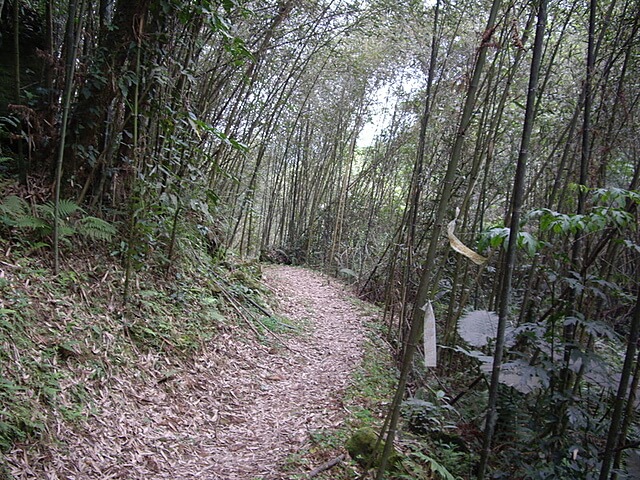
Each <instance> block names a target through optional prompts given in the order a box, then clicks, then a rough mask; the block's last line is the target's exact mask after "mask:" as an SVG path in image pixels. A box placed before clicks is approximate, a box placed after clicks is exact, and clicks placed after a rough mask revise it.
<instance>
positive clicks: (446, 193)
mask: <svg viewBox="0 0 640 480" xmlns="http://www.w3.org/2000/svg"><path fill="white" fill-rule="evenodd" d="M501 4H502V2H501V0H494V1H493V4H492V6H491V11H490V13H489V19H488V21H487V26H486V28H485V31H484V35H483V36H482V41H481V44H480V46H479V48H478V53H477V56H476V62H475V67H474V70H473V77H472V79H471V83H470V84H469V89H468V91H467V96H466V99H465V104H464V108H463V111H462V117H461V119H460V123H459V125H458V130H457V133H456V138H455V143H454V145H453V148H452V151H451V158H450V160H449V164H448V166H447V172H446V174H445V178H444V181H443V186H442V191H441V192H440V199H439V202H438V208H437V211H436V216H435V219H434V222H433V230H432V235H431V242H430V244H429V249H428V251H427V258H426V259H425V262H424V266H423V270H422V271H423V273H422V277H421V279H420V285H419V287H418V293H417V296H416V301H415V306H414V309H413V318H412V321H411V327H410V330H409V338H408V340H407V346H406V348H405V353H404V357H403V360H402V368H401V371H400V378H399V379H398V385H397V388H396V393H395V396H394V399H393V402H392V404H391V407H390V411H389V414H388V415H389V422H388V424H389V425H388V433H387V439H386V443H385V448H384V452H383V455H382V458H381V460H380V467H379V468H378V472H377V475H376V479H377V480H382V478H383V477H384V474H385V470H386V467H387V463H388V460H389V457H390V455H391V451H392V449H393V443H394V440H395V436H396V430H397V427H398V420H399V418H400V405H401V403H402V399H403V398H404V391H405V388H406V385H407V380H408V378H409V373H410V372H411V369H412V366H413V357H414V355H415V352H416V350H417V347H418V342H419V341H420V338H421V336H422V328H423V322H424V314H425V312H424V310H423V307H424V306H425V304H426V302H427V299H428V298H429V295H430V292H431V288H432V285H431V283H432V277H433V270H434V266H435V259H436V252H437V250H438V244H439V242H440V234H441V233H442V226H443V224H444V221H445V218H446V214H447V209H448V208H449V200H450V198H451V194H452V191H453V184H454V181H455V177H456V174H457V169H458V164H459V162H460V158H461V157H462V147H463V145H464V140H465V136H466V133H467V130H468V128H469V125H470V123H471V117H472V115H473V110H474V108H475V103H476V96H477V92H478V86H479V84H480V78H481V76H482V70H483V69H484V65H485V62H486V58H487V49H488V47H489V45H490V43H491V37H492V35H493V32H494V31H495V28H496V26H495V23H496V18H497V16H498V11H499V10H500V6H501ZM383 433H384V432H383Z"/></svg>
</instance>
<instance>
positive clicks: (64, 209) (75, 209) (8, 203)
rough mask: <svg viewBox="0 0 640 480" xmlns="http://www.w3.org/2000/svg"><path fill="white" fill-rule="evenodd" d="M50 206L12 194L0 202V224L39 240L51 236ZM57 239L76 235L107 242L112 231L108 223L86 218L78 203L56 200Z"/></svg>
mask: <svg viewBox="0 0 640 480" xmlns="http://www.w3.org/2000/svg"><path fill="white" fill-rule="evenodd" d="M53 219H54V205H53V203H52V202H46V203H43V204H40V205H35V206H34V207H33V208H32V207H31V206H30V205H29V203H28V202H27V201H26V200H24V199H23V198H20V197H18V196H16V195H10V196H8V197H6V198H4V199H3V200H2V202H0V225H4V226H5V227H9V228H13V229H16V230H19V231H23V232H27V233H28V232H31V233H34V234H35V235H36V236H37V237H38V238H39V239H42V238H45V237H48V236H50V235H51V234H52V233H53ZM60 220H61V221H60V226H59V229H60V231H59V234H60V237H61V238H66V237H70V236H73V235H80V236H81V237H87V238H90V239H92V240H101V241H110V240H111V239H112V238H113V236H114V235H115V233H116V229H115V227H114V226H113V225H111V224H110V223H108V222H106V221H104V220H102V219H100V218H97V217H92V216H90V215H86V213H85V212H84V210H82V208H80V206H79V205H78V204H76V203H75V202H72V201H71V200H61V201H60Z"/></svg>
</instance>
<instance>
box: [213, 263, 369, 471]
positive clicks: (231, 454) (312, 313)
mask: <svg viewBox="0 0 640 480" xmlns="http://www.w3.org/2000/svg"><path fill="white" fill-rule="evenodd" d="M264 279H265V282H266V283H267V284H268V285H269V286H270V287H271V288H272V289H273V290H274V292H275V294H276V296H277V298H278V300H279V304H280V313H281V314H283V315H286V316H287V317H289V318H291V319H293V320H295V321H297V322H302V323H303V324H306V325H308V328H307V332H306V335H303V336H302V337H298V338H295V337H294V338H289V340H288V341H287V346H288V349H283V350H280V351H278V352H270V354H269V355H268V356H267V357H266V358H262V359H256V361H257V362H259V367H258V369H257V371H256V372H254V373H255V374H256V375H255V376H254V377H253V379H252V380H251V381H250V383H249V384H248V385H244V386H243V388H242V389H241V391H240V392H239V393H240V395H238V392H236V396H237V399H235V401H233V402H232V403H233V407H237V409H236V408H234V410H235V411H237V412H238V414H239V415H240V416H239V418H238V422H237V423H234V424H233V425H229V426H228V427H227V428H224V429H221V430H220V431H219V432H218V440H219V442H220V445H221V446H222V447H224V448H223V450H224V451H223V452H222V453H221V455H220V456H218V457H217V458H216V463H218V465H219V469H220V470H219V472H220V474H221V475H220V478H228V479H235V478H237V479H249V478H253V477H254V476H257V477H260V478H265V479H266V478H269V479H270V478H281V477H280V476H279V475H278V473H277V472H278V466H279V464H281V463H282V461H283V460H285V458H286V457H287V455H289V454H291V453H294V452H296V451H297V450H299V449H300V448H301V447H302V446H304V444H305V443H306V442H307V441H308V439H309V432H311V431H314V430H317V429H321V428H332V427H335V426H337V425H339V424H340V422H341V419H342V417H343V414H344V411H343V408H342V401H341V398H342V395H343V392H344V389H345V387H346V385H347V382H348V380H349V374H350V372H351V371H352V370H353V368H354V367H355V366H356V364H357V363H358V362H359V360H360V358H361V348H360V347H361V344H362V340H363V336H362V335H363V333H362V332H363V330H362V328H361V325H360V319H359V318H358V316H357V315H356V314H355V308H354V305H353V304H352V303H349V302H348V301H346V300H345V293H344V292H343V290H342V289H341V288H340V287H339V286H336V285H335V281H334V282H333V283H334V284H333V285H332V284H330V283H329V282H328V281H327V279H326V278H325V277H323V276H321V275H319V274H317V273H313V272H310V271H308V270H303V269H298V268H289V267H270V268H267V269H265V272H264Z"/></svg>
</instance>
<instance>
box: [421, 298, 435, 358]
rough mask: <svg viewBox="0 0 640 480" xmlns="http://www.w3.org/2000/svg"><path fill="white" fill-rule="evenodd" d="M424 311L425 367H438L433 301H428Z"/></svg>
mask: <svg viewBox="0 0 640 480" xmlns="http://www.w3.org/2000/svg"><path fill="white" fill-rule="evenodd" d="M422 310H424V365H425V367H437V366H438V356H437V352H436V317H435V315H434V313H433V307H432V306H431V301H429V300H427V303H425V304H424V307H422Z"/></svg>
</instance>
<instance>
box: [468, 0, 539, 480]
mask: <svg viewBox="0 0 640 480" xmlns="http://www.w3.org/2000/svg"><path fill="white" fill-rule="evenodd" d="M546 21H547V0H541V1H540V5H539V7H538V23H537V25H536V36H535V40H534V47H533V58H532V59H531V74H530V76H529V90H528V94H527V106H526V110H525V118H524V126H523V129H522V141H521V143H520V153H519V155H518V164H517V167H516V176H515V181H514V185H513V196H512V206H511V223H510V231H509V232H510V233H509V242H508V245H507V253H506V255H505V259H504V267H503V269H502V273H503V276H504V280H503V282H502V285H503V291H502V294H501V297H500V305H499V311H498V332H497V334H496V347H495V352H494V356H493V368H492V371H491V385H490V387H489V401H488V406H487V416H486V422H485V431H484V438H483V446H482V455H481V458H480V465H479V467H478V479H479V480H482V479H483V478H484V477H485V473H486V470H487V465H488V463H489V455H490V452H491V443H492V440H493V434H494V432H495V426H496V420H497V400H498V387H499V384H500V368H501V367H502V357H503V353H504V340H505V339H504V337H505V329H506V325H507V316H508V313H509V301H510V298H511V283H512V278H513V270H514V268H515V261H516V248H517V244H518V233H519V230H520V213H521V208H522V202H523V197H524V189H525V173H526V166H527V160H528V158H529V144H530V143H531V132H532V131H533V124H534V120H535V107H536V99H537V92H538V90H537V89H538V76H539V73H540V62H541V59H542V51H543V47H544V35H545V29H546Z"/></svg>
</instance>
